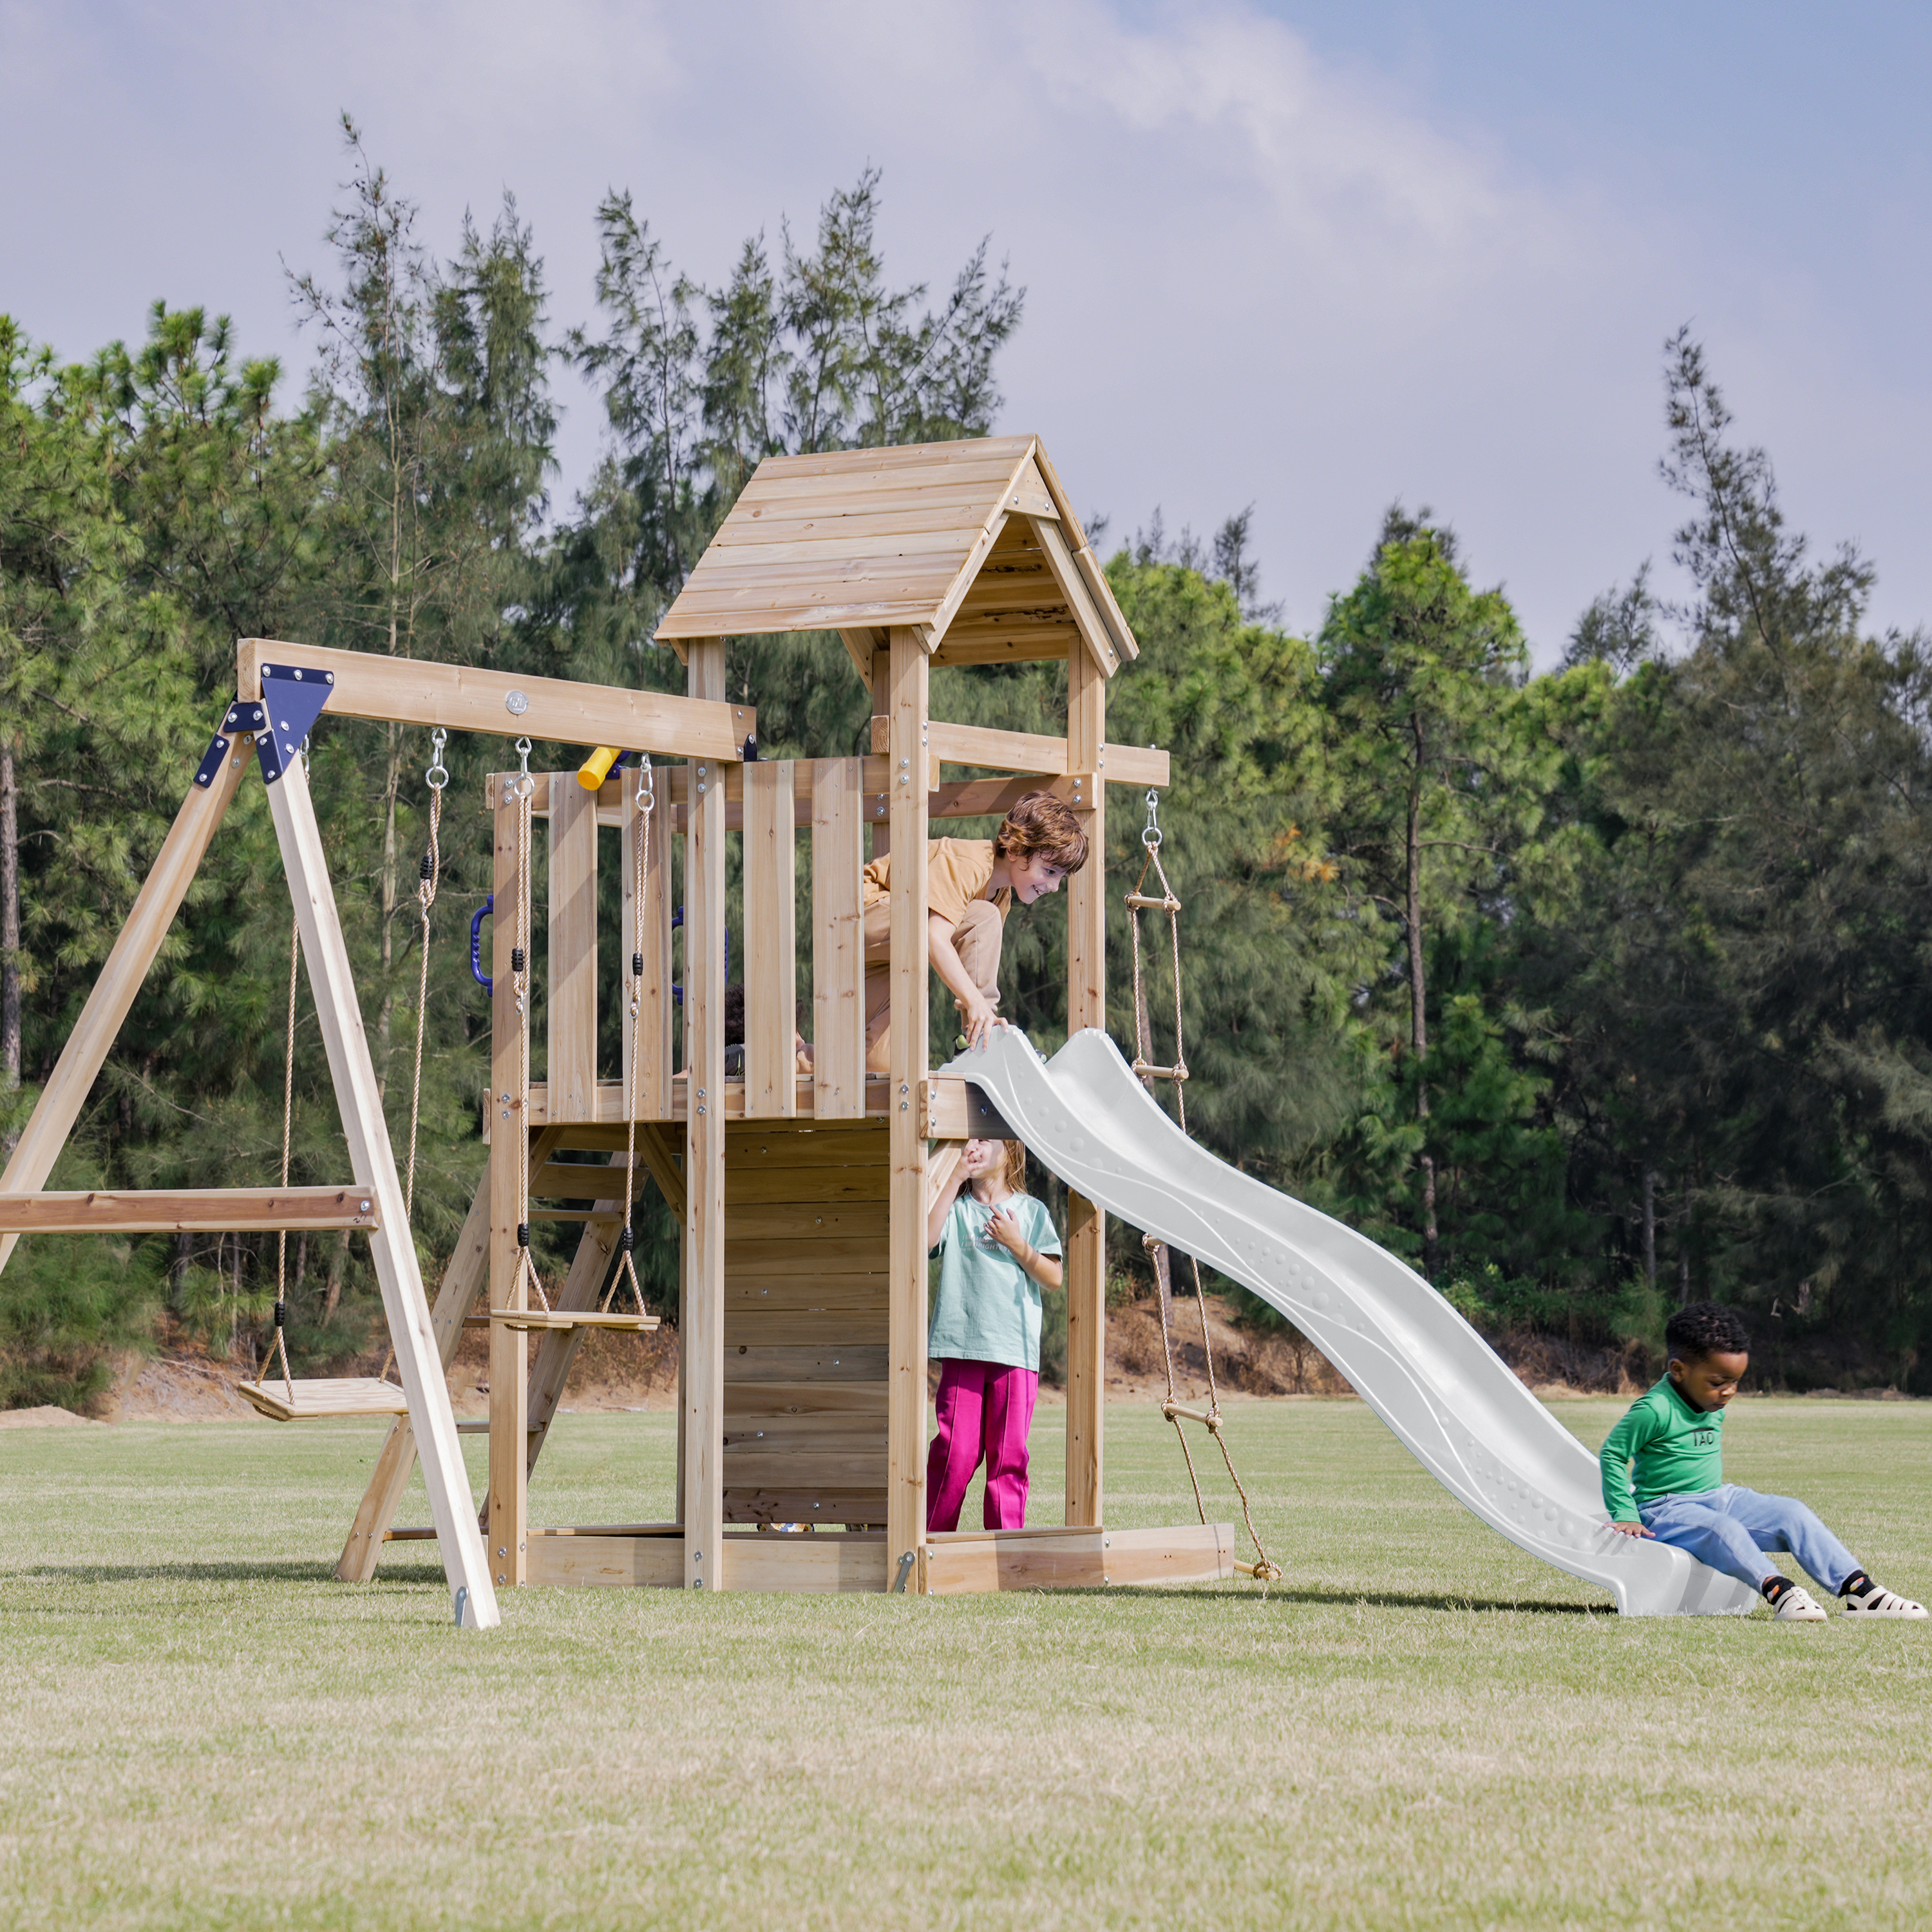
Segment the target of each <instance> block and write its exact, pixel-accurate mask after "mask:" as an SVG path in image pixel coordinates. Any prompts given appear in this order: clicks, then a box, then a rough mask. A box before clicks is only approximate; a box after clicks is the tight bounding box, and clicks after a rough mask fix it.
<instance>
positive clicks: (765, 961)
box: [742, 758, 811, 1119]
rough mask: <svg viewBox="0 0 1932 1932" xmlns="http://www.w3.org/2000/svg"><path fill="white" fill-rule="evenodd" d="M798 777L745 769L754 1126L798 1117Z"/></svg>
mask: <svg viewBox="0 0 1932 1932" xmlns="http://www.w3.org/2000/svg"><path fill="white" fill-rule="evenodd" d="M793 769H794V766H793V763H792V761H791V760H790V759H789V758H782V759H778V760H773V761H771V762H769V763H757V764H751V765H747V766H745V889H744V906H745V963H744V966H743V968H742V973H743V977H744V983H745V1113H746V1115H748V1116H750V1117H752V1118H765V1117H776V1118H783V1119H789V1118H790V1117H791V1116H792V1115H795V1114H796V1112H798V1068H797V1062H796V1058H794V1049H793V1041H794V1040H795V1038H796V1034H797V1032H798V862H797V854H798V829H797V826H796V821H795V820H794V819H793V801H792V775H793ZM810 769H811V767H810V766H807V767H806V770H807V772H810ZM808 782H809V780H808Z"/></svg>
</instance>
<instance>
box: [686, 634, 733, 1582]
mask: <svg viewBox="0 0 1932 1932" xmlns="http://www.w3.org/2000/svg"><path fill="white" fill-rule="evenodd" d="M685 688H686V690H687V691H688V694H690V695H691V697H706V698H714V699H722V697H724V639H723V638H721V637H707V638H704V639H703V640H695V639H694V640H692V641H691V643H690V645H689V646H688V652H687V655H686V658H685ZM685 772H686V774H687V777H688V782H689V785H690V793H689V802H690V809H689V812H688V817H687V818H686V820H685V826H686V829H685V846H684V1011H685V1023H686V1025H687V1026H688V1028H689V1034H688V1038H689V1040H690V1047H689V1051H688V1057H687V1058H686V1060H685V1080H686V1081H687V1082H688V1084H689V1086H690V1089H691V1091H690V1094H689V1096H688V1102H689V1105H688V1110H687V1118H686V1120H685V1142H684V1145H685V1154H684V1182H685V1211H684V1294H683V1319H682V1326H681V1328H680V1329H679V1334H678V1338H677V1340H678V1352H679V1362H680V1365H681V1367H682V1370H683V1384H684V1388H683V1397H682V1411H683V1428H682V1437H683V1442H684V1474H683V1492H684V1580H685V1586H686V1587H687V1588H688V1589H694V1590H702V1589H713V1590H715V1589H717V1588H718V1586H719V1585H720V1583H721V1582H722V1580H723V1578H722V1570H723V1565H722V1562H721V1559H722V1557H723V1555H724V1552H723V1551H722V1550H721V1548H720V1547H719V1544H720V1543H721V1541H722V1539H723V1537H724V766H722V765H721V764H720V763H718V761H717V760H715V759H699V760H694V761H693V762H692V763H691V764H689V765H688V766H686V767H685Z"/></svg>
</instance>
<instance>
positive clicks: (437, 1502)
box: [268, 759, 501, 1630]
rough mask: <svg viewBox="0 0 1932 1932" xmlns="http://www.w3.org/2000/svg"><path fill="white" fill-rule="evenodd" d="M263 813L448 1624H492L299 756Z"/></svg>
mask: <svg viewBox="0 0 1932 1932" xmlns="http://www.w3.org/2000/svg"><path fill="white" fill-rule="evenodd" d="M268 793H269V811H270V812H271V814H272V815H273V817H274V819H275V835H276V837H277V838H278V840H279V841H281V848H282V865H283V868H284V870H285V871H287V874H288V880H289V893H290V897H291V898H293V900H294V901H295V907H296V922H297V923H298V925H299V926H300V927H301V929H302V957H303V959H305V961H306V962H308V979H309V989H310V991H311V993H312V994H313V995H314V1000H315V1010H316V1016H317V1019H318V1020H319V1021H320V1024H321V1030H322V1037H323V1044H324V1046H326V1048H327V1049H328V1051H329V1075H330V1077H331V1078H332V1080H333V1081H334V1082H335V1097H336V1103H337V1105H338V1106H339V1107H340V1109H341V1113H342V1131H343V1137H344V1139H345V1140H346V1141H347V1142H348V1145H349V1159H350V1166H351V1167H352V1169H353V1171H354V1172H355V1175H356V1184H357V1185H358V1186H359V1187H362V1188H364V1189H365V1190H367V1191H368V1193H369V1194H370V1195H371V1196H372V1197H373V1198H374V1200H375V1202H376V1205H377V1213H378V1214H379V1215H380V1217H381V1221H382V1226H380V1228H378V1229H375V1230H374V1232H371V1235H370V1236H369V1251H370V1254H371V1258H372V1259H374V1262H375V1264H376V1279H377V1283H379V1284H380V1287H381V1289H382V1291H383V1313H384V1315H385V1316H386V1317H387V1318H388V1320H389V1339H390V1341H391V1342H392V1344H393V1345H394V1346H395V1351H396V1367H397V1368H398V1370H399V1371H400V1372H401V1376H402V1380H403V1392H404V1395H405V1396H406V1397H407V1398H408V1401H409V1405H410V1425H411V1430H412V1433H413V1435H414V1436H415V1437H416V1451H417V1453H418V1454H419V1455H420V1456H421V1457H422V1466H423V1482H424V1485H425V1487H426V1488H427V1489H428V1491H429V1506H430V1516H431V1520H432V1521H433V1522H434V1523H435V1525H436V1533H437V1544H439V1546H440V1547H441V1550H442V1551H443V1574H445V1576H446V1577H447V1578H448V1579H449V1586H450V1589H451V1590H452V1592H453V1593H454V1595H455V1601H456V1609H457V1613H458V1620H459V1621H460V1622H461V1623H462V1624H463V1626H464V1627H465V1628H468V1629H474V1630H489V1629H493V1628H495V1626H496V1625H497V1624H498V1623H499V1622H500V1621H501V1617H500V1614H499V1611H498V1610H497V1607H496V1590H495V1589H494V1587H493V1586H492V1584H491V1583H490V1573H489V1568H488V1565H487V1562H486V1560H485V1558H484V1550H483V1538H482V1537H481V1535H480V1534H479V1533H478V1530H477V1528H476V1517H475V1506H474V1505H473V1504H472V1502H471V1500H470V1496H469V1478H468V1477H467V1475H466V1473H465V1472H464V1469H463V1446H462V1444H461V1442H460V1440H459V1439H458V1436H457V1433H456V1415H455V1411H454V1410H452V1409H451V1407H450V1405H449V1385H448V1383H447V1382H446V1381H445V1380H444V1378H443V1363H442V1360H441V1358H440V1355H439V1353H438V1351H437V1345H436V1337H435V1334H434V1330H433V1329H432V1328H431V1322H430V1313H429V1302H428V1298H427V1297H425V1295H424V1293H423V1285H422V1274H420V1273H419V1271H418V1269H417V1267H416V1244H415V1243H414V1242H413V1241H412V1240H411V1239H410V1217H409V1212H408V1210H407V1208H406V1207H405V1206H404V1199H403V1186H402V1182H401V1180H400V1179H399V1178H398V1175H397V1173H396V1160H395V1154H394V1152H393V1151H392V1149H391V1148H390V1145H389V1126H388V1124H387V1122H386V1121H385V1120H384V1119H383V1096H382V1090H381V1088H380V1087H379V1086H378V1085H377V1082H376V1069H375V1066H374V1063H373V1062H372V1061H371V1059H370V1057H369V1042H368V1037H366V1035H365V1034H364V1032H363V1029H362V1010H361V1008H360V1007H359V1006H358V1005H357V1004H356V983H355V980H354V978H353V976H352V974H351V973H350V966H349V948H348V945H347V941H345V940H344V938H343V935H342V923H341V919H340V918H339V917H338V914H337V912H336V907H335V890H334V889H333V888H332V886H331V885H330V884H329V865H328V860H327V858H326V855H325V853H324V852H323V843H322V828H321V827H320V826H319V825H317V823H316V817H315V806H314V803H313V802H312V801H311V799H310V797H309V790H308V774H307V773H306V772H304V771H303V769H302V761H301V760H299V759H296V760H292V761H291V762H290V764H289V766H288V767H287V769H286V770H285V771H284V772H283V774H282V775H281V778H279V779H278V781H276V782H275V784H272V785H270V786H269V787H268Z"/></svg>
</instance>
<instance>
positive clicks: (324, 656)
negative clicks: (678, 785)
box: [236, 637, 758, 759]
mask: <svg viewBox="0 0 1932 1932" xmlns="http://www.w3.org/2000/svg"><path fill="white" fill-rule="evenodd" d="M263 664H296V665H299V666H300V667H302V669H303V670H305V671H306V670H316V671H320V672H321V673H323V675H324V676H333V677H334V679H335V682H334V683H333V685H332V686H331V687H330V690H329V709H328V712H327V714H326V715H329V717H332V718H384V719H389V720H392V721H400V722H401V723H403V724H421V725H425V726H428V725H431V724H440V725H443V727H446V729H447V730H452V731H483V732H493V733H496V735H497V736H500V737H505V738H515V737H527V738H553V739H561V740H562V742H564V743H565V744H566V745H621V746H622V747H623V748H625V750H627V751H653V752H656V753H658V754H670V755H672V756H673V757H688V758H712V759H718V758H727V759H736V758H737V757H739V756H740V755H741V752H742V746H743V745H744V742H745V739H747V738H748V737H753V736H756V735H757V728H758V714H757V709H756V708H755V707H754V706H751V705H744V704H726V703H724V702H723V701H722V700H718V701H717V702H703V703H699V702H696V701H694V700H692V699H690V698H688V697H670V696H667V694H664V692H662V691H625V690H621V689H619V688H617V687H616V686H614V685H603V684H577V683H574V682H571V681H570V680H569V679H564V678H554V677H520V676H513V675H511V674H510V673H508V672H504V671H493V670H477V669H476V668H475V667H474V666H472V665H469V664H428V663H425V662H424V661H422V660H421V659H419V658H392V657H375V656H372V655H369V654H368V653H367V652H362V651H335V650H326V649H323V648H322V647H321V646H319V645H316V644H293V643H282V642H279V641H277V640H272V639H269V638H266V637H245V638H243V639H242V641H241V643H239V645H238V646H237V647H236V676H237V678H238V679H239V683H240V688H241V695H242V697H245V698H251V699H253V698H258V697H260V696H261V694H262V682H261V667H262V666H263ZM512 706H514V707H516V708H514V709H513V708H512Z"/></svg>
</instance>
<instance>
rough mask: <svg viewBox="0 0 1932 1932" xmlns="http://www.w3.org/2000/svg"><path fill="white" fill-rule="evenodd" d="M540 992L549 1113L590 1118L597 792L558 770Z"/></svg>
mask: <svg viewBox="0 0 1932 1932" xmlns="http://www.w3.org/2000/svg"><path fill="white" fill-rule="evenodd" d="M498 923H499V925H501V924H502V921H500V920H499V922H498ZM627 963H628V962H627ZM544 992H545V995H546V996H547V1006H548V1010H549V1016H550V1053H549V1059H548V1066H547V1071H546V1073H545V1075H544V1078H545V1079H546V1080H547V1082H548V1083H549V1088H550V1119H551V1120H552V1121H592V1120H595V1118H597V795H596V793H594V792H588V791H586V790H584V789H583V787H582V786H581V785H580V784H577V782H576V781H574V779H570V778H562V777H561V776H559V777H558V778H553V779H552V781H551V783H550V974H549V977H548V979H547V981H546V983H545V985H544ZM526 1017H527V1016H526ZM496 1091H497V1092H498V1093H499V1094H500V1093H501V1092H502V1091H503V1090H502V1088H500V1087H499V1088H497V1090H496Z"/></svg>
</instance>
